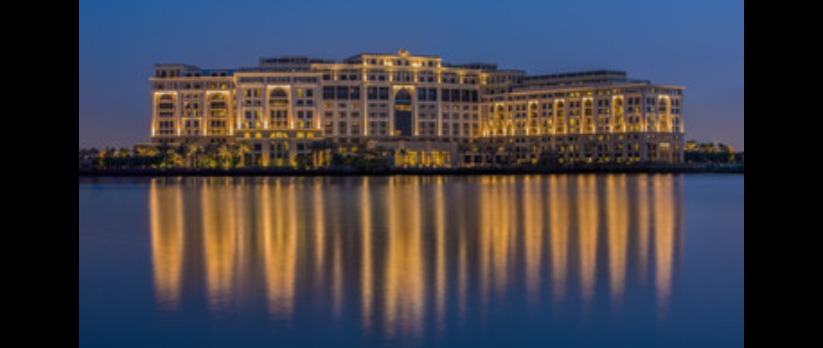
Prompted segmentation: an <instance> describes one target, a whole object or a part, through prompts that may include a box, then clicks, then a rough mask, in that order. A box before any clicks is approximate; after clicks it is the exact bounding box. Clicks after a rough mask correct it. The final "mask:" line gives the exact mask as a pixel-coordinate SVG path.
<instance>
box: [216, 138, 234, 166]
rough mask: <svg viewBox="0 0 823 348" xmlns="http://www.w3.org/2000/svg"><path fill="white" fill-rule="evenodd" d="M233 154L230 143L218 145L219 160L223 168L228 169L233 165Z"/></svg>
mask: <svg viewBox="0 0 823 348" xmlns="http://www.w3.org/2000/svg"><path fill="white" fill-rule="evenodd" d="M231 156H232V152H231V149H230V148H229V145H228V144H226V143H221V144H220V145H219V146H217V162H218V164H219V165H220V166H221V167H223V169H228V167H229V165H231Z"/></svg>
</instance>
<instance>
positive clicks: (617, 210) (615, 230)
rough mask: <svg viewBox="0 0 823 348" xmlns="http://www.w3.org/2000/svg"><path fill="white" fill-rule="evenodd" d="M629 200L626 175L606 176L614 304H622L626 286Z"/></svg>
mask: <svg viewBox="0 0 823 348" xmlns="http://www.w3.org/2000/svg"><path fill="white" fill-rule="evenodd" d="M628 204H629V200H628V195H627V193H626V176H625V175H609V176H608V177H606V215H607V218H606V226H607V227H608V236H609V237H608V238H609V240H608V243H609V289H610V290H611V294H612V304H613V305H614V306H616V307H619V306H620V301H621V299H622V297H623V291H624V288H625V286H626V284H625V282H626V253H627V251H628V250H627V247H628V243H629V235H628V234H629V206H628Z"/></svg>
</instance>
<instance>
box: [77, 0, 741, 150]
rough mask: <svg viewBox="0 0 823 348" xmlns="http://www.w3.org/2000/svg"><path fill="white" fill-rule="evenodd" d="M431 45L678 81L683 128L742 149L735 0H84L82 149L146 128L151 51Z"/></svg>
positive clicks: (209, 61)
mask: <svg viewBox="0 0 823 348" xmlns="http://www.w3.org/2000/svg"><path fill="white" fill-rule="evenodd" d="M399 48H406V49H408V50H409V51H410V52H411V53H412V54H415V53H419V54H431V55H439V56H441V57H443V59H444V60H445V61H447V62H451V63H465V62H473V61H485V62H493V63H497V64H498V66H499V67H500V68H516V69H524V70H526V71H527V72H528V73H529V74H534V73H552V72H564V71H572V70H581V69H597V68H605V69H622V70H626V71H627V73H628V74H629V76H630V77H634V78H640V79H649V80H652V82H655V83H661V84H679V85H684V86H686V92H685V97H684V98H685V100H684V104H685V105H684V113H685V121H684V122H685V126H686V133H687V139H697V140H699V141H714V142H724V143H727V144H730V145H732V146H734V147H735V149H738V150H742V149H743V0H688V1H665V2H662V1H608V0H589V1H579V0H578V1H536V0H535V1H515V0H506V1H501V0H498V1H484V0H475V1H464V2H458V1H444V0H440V1H430V0H417V1H400V2H398V1H363V0H347V1H212V0H197V1H194V0H192V1H168V0H166V1H156V0H133V1H110V0H108V1H102V0H81V1H80V116H79V121H80V126H79V128H80V147H91V146H96V147H104V146H107V145H108V146H131V145H133V144H134V143H138V142H147V141H148V139H149V119H150V103H149V102H150V100H151V99H150V96H149V92H150V91H149V82H148V78H149V77H150V75H151V74H152V73H153V70H152V69H153V65H154V64H155V63H172V62H174V63H176V62H180V63H186V64H192V65H196V66H199V67H201V68H226V67H230V68H234V67H239V66H253V65H256V64H257V60H258V58H259V57H261V56H279V55H289V54H290V55H309V56H313V57H320V58H331V59H342V58H345V57H349V56H352V55H354V54H356V53H360V52H396V51H397V50H398V49H399Z"/></svg>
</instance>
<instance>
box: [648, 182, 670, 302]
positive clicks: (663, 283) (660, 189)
mask: <svg viewBox="0 0 823 348" xmlns="http://www.w3.org/2000/svg"><path fill="white" fill-rule="evenodd" d="M652 190H653V194H654V202H655V205H654V208H655V211H654V231H655V233H654V254H655V255H654V258H655V277H654V279H655V286H656V288H657V304H658V311H659V315H660V317H661V318H666V317H667V316H668V308H669V297H670V296H671V285H672V268H673V265H672V263H673V261H674V227H675V224H674V220H675V217H674V214H675V209H674V200H673V198H672V196H673V184H672V178H671V175H665V176H655V177H654V179H653V185H652Z"/></svg>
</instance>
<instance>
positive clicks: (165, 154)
mask: <svg viewBox="0 0 823 348" xmlns="http://www.w3.org/2000/svg"><path fill="white" fill-rule="evenodd" d="M249 152H251V148H250V147H249V144H247V143H242V142H238V143H232V144H228V143H209V144H205V145H204V144H201V143H200V142H196V141H186V142H183V143H181V144H179V145H169V144H160V145H157V146H154V145H135V146H134V147H132V148H131V149H129V148H126V147H120V148H117V147H106V148H104V149H103V150H98V149H96V148H87V149H81V150H80V166H81V167H87V168H101V169H114V168H224V169H230V168H238V167H242V166H243V163H244V161H243V158H244V156H245V155H246V154H247V153H249Z"/></svg>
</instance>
